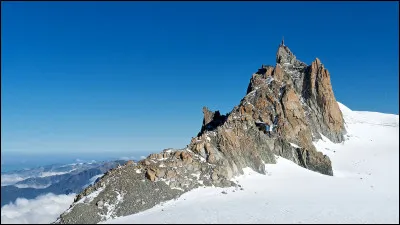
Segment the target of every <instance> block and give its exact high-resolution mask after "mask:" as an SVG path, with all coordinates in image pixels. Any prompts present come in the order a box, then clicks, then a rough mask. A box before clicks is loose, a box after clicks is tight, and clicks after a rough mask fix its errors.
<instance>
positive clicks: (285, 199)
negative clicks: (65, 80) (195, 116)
mask: <svg viewBox="0 0 400 225" xmlns="http://www.w3.org/2000/svg"><path fill="white" fill-rule="evenodd" d="M339 106H340V109H341V110H342V112H343V115H344V118H345V122H346V128H347V131H348V134H347V135H346V141H345V142H344V143H340V144H334V143H332V142H330V141H329V140H328V139H326V138H324V139H323V140H320V141H318V142H316V143H314V144H315V146H316V147H317V148H318V149H319V150H320V151H322V152H324V153H325V154H327V155H329V157H330V158H331V160H332V165H333V172H334V176H333V177H330V176H324V175H321V174H319V173H315V172H312V171H310V170H306V169H304V168H302V167H299V166H297V165H295V164H294V163H292V162H290V161H288V160H286V159H283V158H278V160H277V161H278V163H277V164H274V165H266V169H267V171H268V174H267V175H261V174H258V173H256V172H254V171H252V170H250V169H246V172H245V174H244V175H242V176H240V177H237V178H235V180H237V181H239V183H240V185H241V186H242V187H243V190H240V189H235V188H228V189H227V188H225V189H222V188H211V187H209V188H198V189H196V190H193V191H190V192H188V193H185V194H184V195H182V196H181V197H180V198H178V199H177V200H172V201H168V202H165V203H163V204H161V205H158V206H156V207H154V208H152V209H149V210H146V211H144V212H141V213H138V214H135V215H130V216H126V217H120V218H116V219H113V220H109V221H106V223H399V116H398V115H390V114H382V113H375V112H355V111H351V110H350V109H348V108H347V107H346V106H344V105H342V104H340V103H339ZM222 191H226V193H227V194H223V193H221V192H222Z"/></svg>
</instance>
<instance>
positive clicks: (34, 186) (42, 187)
mask: <svg viewBox="0 0 400 225" xmlns="http://www.w3.org/2000/svg"><path fill="white" fill-rule="evenodd" d="M50 185H51V184H46V185H40V184H14V186H15V187H17V188H35V189H44V188H47V187H49V186H50Z"/></svg>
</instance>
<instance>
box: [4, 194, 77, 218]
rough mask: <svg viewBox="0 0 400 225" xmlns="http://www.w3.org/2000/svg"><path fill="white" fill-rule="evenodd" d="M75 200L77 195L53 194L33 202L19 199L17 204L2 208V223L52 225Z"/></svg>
mask: <svg viewBox="0 0 400 225" xmlns="http://www.w3.org/2000/svg"><path fill="white" fill-rule="evenodd" d="M74 198H75V194H69V195H54V194H52V193H49V194H46V195H41V196H38V197H37V198H35V199H31V200H27V199H25V198H18V199H17V200H16V201H15V203H11V204H8V205H5V206H3V207H2V208H1V223H2V224H3V223H21V224H35V223H36V224H37V223H42V224H43V223H52V222H54V221H55V220H56V219H57V218H58V216H59V215H60V214H61V213H63V212H64V211H65V210H67V209H68V208H69V206H70V205H71V204H72V202H73V201H74Z"/></svg>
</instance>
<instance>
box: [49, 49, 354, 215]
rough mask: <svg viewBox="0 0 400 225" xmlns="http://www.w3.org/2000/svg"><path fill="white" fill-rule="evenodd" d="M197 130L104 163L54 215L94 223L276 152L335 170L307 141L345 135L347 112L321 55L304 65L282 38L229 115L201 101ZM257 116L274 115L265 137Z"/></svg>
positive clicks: (216, 180)
mask: <svg viewBox="0 0 400 225" xmlns="http://www.w3.org/2000/svg"><path fill="white" fill-rule="evenodd" d="M203 114H204V119H203V124H202V127H201V130H200V132H199V133H198V135H197V136H196V137H194V138H192V140H191V142H190V144H189V145H187V146H186V148H184V149H166V150H164V151H162V152H161V153H157V154H151V155H149V156H148V157H147V158H146V159H143V160H141V161H139V162H138V163H135V162H132V161H130V162H128V163H126V164H125V165H123V166H120V167H118V168H115V169H112V170H110V171H108V172H107V173H106V174H105V175H104V176H103V177H102V178H101V179H100V180H99V181H98V182H96V183H95V184H94V185H92V186H89V187H88V188H86V189H85V190H84V191H83V192H82V193H80V194H79V195H77V197H76V198H75V201H74V203H73V204H72V205H71V207H70V209H68V210H67V211H66V212H64V213H63V214H62V215H61V216H60V217H59V218H58V220H57V221H56V222H55V223H98V222H100V221H104V220H107V219H110V218H114V217H118V216H125V215H130V214H134V213H137V212H140V211H143V210H146V209H149V208H151V207H153V206H154V205H156V204H159V203H162V202H164V201H167V200H171V199H174V198H177V197H179V196H180V195H182V194H183V193H185V192H187V191H190V190H192V189H194V188H198V187H202V186H218V187H228V186H235V185H237V184H235V182H233V181H232V178H233V177H234V176H236V175H240V174H242V173H243V170H242V169H243V168H246V167H250V168H252V169H253V170H255V171H257V172H259V173H263V174H265V173H266V171H265V167H264V165H265V164H266V163H276V161H275V155H278V156H282V157H284V158H287V159H289V160H291V161H293V162H295V163H296V164H298V165H300V166H302V167H305V168H307V169H310V170H313V171H316V172H319V173H322V174H326V175H332V174H333V172H332V166H331V161H330V159H329V157H327V156H326V155H323V154H322V153H321V152H318V151H317V150H316V149H315V147H314V145H313V143H312V141H313V140H316V139H319V138H321V134H322V135H324V136H326V137H328V138H329V139H330V140H331V141H333V142H341V141H343V140H344V138H343V135H344V134H345V132H346V131H345V128H344V120H343V117H342V113H341V111H340V109H339V106H338V104H337V102H336V100H335V97H334V94H333V90H332V86H331V82H330V74H329V72H328V71H327V70H326V69H325V68H324V65H323V64H322V63H321V62H320V60H319V59H315V60H314V61H313V62H312V64H311V65H307V64H305V63H303V62H301V61H299V60H297V59H296V57H295V56H294V54H293V53H292V52H291V51H290V49H289V48H288V47H287V46H285V45H284V43H282V44H280V45H279V48H278V51H277V54H276V65H275V66H264V65H263V66H262V67H261V68H260V69H258V71H257V72H256V73H254V74H253V75H252V77H251V79H250V83H249V86H248V88H247V93H246V96H245V97H244V98H243V99H242V100H241V101H240V103H239V105H237V106H235V107H234V108H233V110H232V111H231V112H230V113H228V114H227V115H221V114H220V112H219V111H215V112H212V111H210V110H209V109H208V108H207V107H204V108H203ZM261 123H268V124H271V123H276V124H277V127H276V131H275V132H274V134H273V135H272V137H269V136H268V135H267V134H265V133H264V131H263V128H262V127H260V124H261Z"/></svg>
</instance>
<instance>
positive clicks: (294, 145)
mask: <svg viewBox="0 0 400 225" xmlns="http://www.w3.org/2000/svg"><path fill="white" fill-rule="evenodd" d="M289 144H290V145H291V146H293V147H295V148H300V147H299V146H298V145H296V144H294V143H292V142H289Z"/></svg>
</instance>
